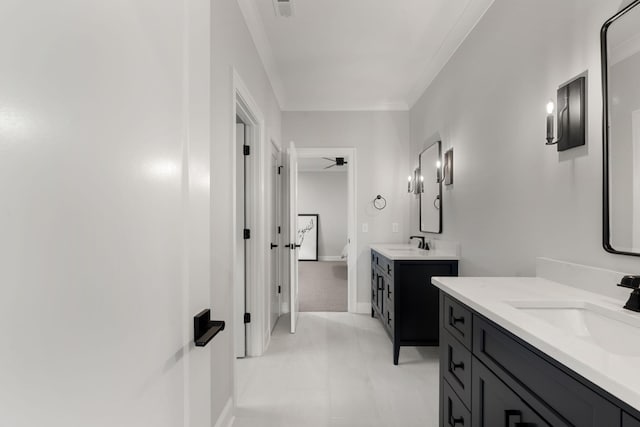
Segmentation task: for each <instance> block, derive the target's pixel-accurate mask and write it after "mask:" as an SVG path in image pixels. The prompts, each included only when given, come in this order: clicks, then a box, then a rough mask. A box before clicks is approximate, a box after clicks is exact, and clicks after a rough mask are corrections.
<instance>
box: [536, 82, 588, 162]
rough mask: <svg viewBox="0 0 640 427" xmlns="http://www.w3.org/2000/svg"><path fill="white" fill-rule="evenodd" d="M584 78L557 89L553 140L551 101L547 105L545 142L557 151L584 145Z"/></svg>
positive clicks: (552, 108)
mask: <svg viewBox="0 0 640 427" xmlns="http://www.w3.org/2000/svg"><path fill="white" fill-rule="evenodd" d="M585 81H586V78H585V77H578V78H577V79H574V80H572V81H571V82H569V83H567V84H566V85H564V86H562V87H560V88H559V89H558V95H557V96H558V101H557V106H558V139H557V140H555V141H554V140H553V137H554V129H553V127H554V126H553V111H554V109H555V105H554V104H553V101H549V103H548V104H547V142H546V144H545V145H557V148H558V151H565V150H568V149H570V148H574V147H579V146H581V145H584V144H585Z"/></svg>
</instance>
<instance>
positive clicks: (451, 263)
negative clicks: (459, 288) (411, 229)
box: [371, 250, 458, 365]
mask: <svg viewBox="0 0 640 427" xmlns="http://www.w3.org/2000/svg"><path fill="white" fill-rule="evenodd" d="M457 275H458V261H457V260H437V261H436V260H391V259H389V258H386V257H384V256H383V255H381V254H379V253H378V252H376V251H375V250H372V251H371V316H372V317H373V316H375V315H377V316H378V318H379V319H380V321H381V322H382V324H383V325H384V327H385V330H386V331H387V333H388V334H389V336H390V337H391V341H392V342H393V363H394V365H397V364H398V357H399V355H400V346H403V345H405V346H406V345H409V346H436V345H438V343H439V339H438V336H439V330H438V328H439V327H438V322H439V314H438V313H439V292H440V291H439V290H438V288H436V287H435V286H433V285H432V284H431V277H433V276H457Z"/></svg>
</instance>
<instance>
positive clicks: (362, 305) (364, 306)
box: [356, 302, 371, 314]
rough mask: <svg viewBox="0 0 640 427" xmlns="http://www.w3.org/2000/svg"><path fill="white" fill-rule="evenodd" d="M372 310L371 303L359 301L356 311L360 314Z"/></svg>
mask: <svg viewBox="0 0 640 427" xmlns="http://www.w3.org/2000/svg"><path fill="white" fill-rule="evenodd" d="M370 312H371V303H368V302H359V303H358V305H357V310H356V313H358V314H368V313H370Z"/></svg>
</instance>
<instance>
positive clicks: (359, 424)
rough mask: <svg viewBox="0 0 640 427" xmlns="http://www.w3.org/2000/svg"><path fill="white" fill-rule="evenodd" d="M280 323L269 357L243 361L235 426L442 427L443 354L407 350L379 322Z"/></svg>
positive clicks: (353, 317) (315, 316) (327, 317)
mask: <svg viewBox="0 0 640 427" xmlns="http://www.w3.org/2000/svg"><path fill="white" fill-rule="evenodd" d="M288 325H289V318H288V317H282V318H281V319H280V320H279V321H278V324H277V325H276V330H275V331H274V334H273V337H272V338H271V344H270V346H269V349H268V350H267V353H266V354H265V355H264V356H263V357H259V358H247V359H243V360H240V361H239V362H238V376H239V377H238V384H239V402H238V408H237V411H236V420H235V422H234V424H233V426H234V427H276V426H277V427H302V426H304V427H347V426H348V427H414V426H415V427H418V426H420V427H425V426H426V427H430V426H434V427H435V426H437V425H438V375H439V372H438V369H439V368H438V349H437V347H436V348H429V347H419V348H414V347H403V348H402V349H401V351H400V365H399V366H394V365H393V358H392V349H391V341H390V340H389V337H388V336H387V334H386V333H385V331H384V330H383V328H382V325H381V324H380V322H379V321H378V320H377V319H372V318H371V317H370V316H368V315H358V314H351V313H301V314H300V320H299V328H298V332H297V333H296V334H295V335H291V334H289V332H288Z"/></svg>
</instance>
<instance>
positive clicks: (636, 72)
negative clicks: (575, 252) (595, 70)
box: [600, 0, 640, 256]
mask: <svg viewBox="0 0 640 427" xmlns="http://www.w3.org/2000/svg"><path fill="white" fill-rule="evenodd" d="M600 40H601V52H602V93H603V97H602V99H603V102H602V104H603V156H602V157H603V207H604V209H603V247H604V249H605V250H606V251H607V252H611V253H615V254H622V255H632V256H640V0H635V1H633V2H632V3H630V4H629V5H628V6H626V7H625V8H623V9H622V10H621V11H620V12H618V13H617V14H616V15H615V16H613V17H612V18H611V19H609V20H608V21H607V22H605V23H604V25H603V26H602V30H601V32H600Z"/></svg>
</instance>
